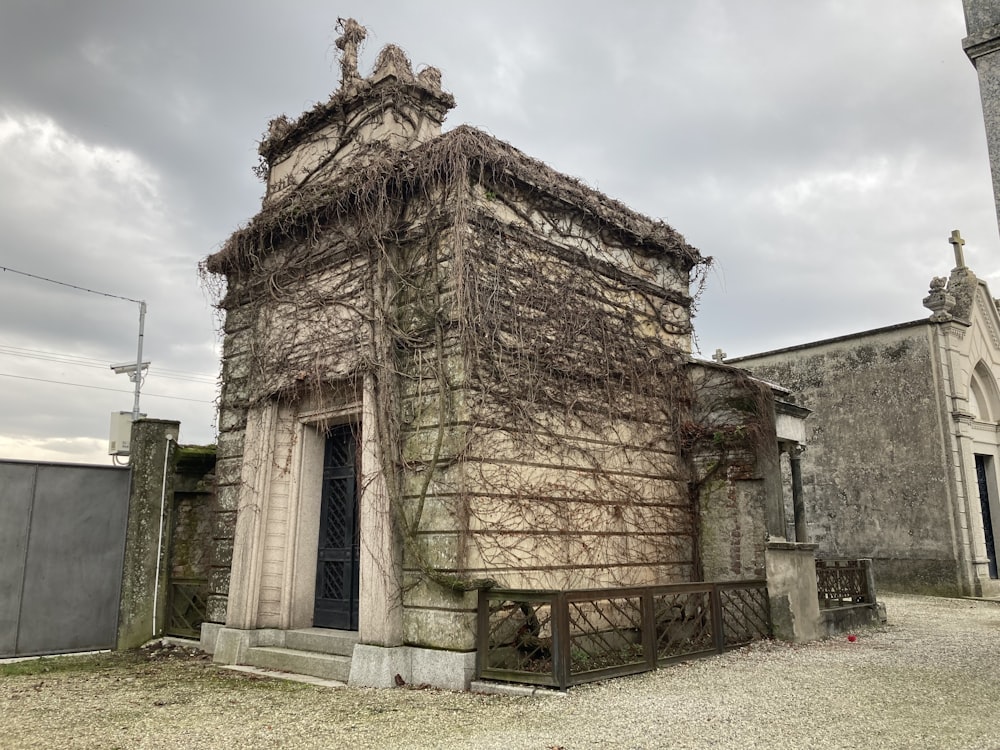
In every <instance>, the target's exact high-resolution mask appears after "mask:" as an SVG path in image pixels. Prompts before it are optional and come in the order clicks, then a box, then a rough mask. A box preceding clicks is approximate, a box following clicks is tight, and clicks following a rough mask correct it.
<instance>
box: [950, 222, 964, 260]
mask: <svg viewBox="0 0 1000 750" xmlns="http://www.w3.org/2000/svg"><path fill="white" fill-rule="evenodd" d="M948 242H950V243H951V245H952V247H954V248H955V268H965V253H963V252H962V245H964V244H965V240H963V239H962V234H961V232H959V231H958V230H957V229H953V230H951V237H949V238H948Z"/></svg>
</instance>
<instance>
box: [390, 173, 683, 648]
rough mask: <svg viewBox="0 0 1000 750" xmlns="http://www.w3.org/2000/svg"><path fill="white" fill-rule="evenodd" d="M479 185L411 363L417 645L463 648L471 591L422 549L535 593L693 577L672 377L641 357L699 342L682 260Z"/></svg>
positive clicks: (410, 569) (411, 633)
mask: <svg viewBox="0 0 1000 750" xmlns="http://www.w3.org/2000/svg"><path fill="white" fill-rule="evenodd" d="M475 195H476V197H477V199H478V203H477V204H476V209H475V210H474V211H471V212H470V218H469V228H468V231H463V230H462V229H461V228H459V229H458V230H457V231H458V236H459V237H462V238H463V242H462V247H461V250H460V251H459V252H460V258H453V257H452V256H451V255H449V252H448V250H447V249H445V248H443V247H442V248H439V249H438V252H437V254H436V256H437V258H438V259H439V260H440V259H442V258H446V259H447V261H446V263H444V264H443V265H441V266H439V268H447V266H448V265H449V264H450V263H451V262H452V261H454V262H455V264H456V266H457V268H456V270H457V273H456V274H454V275H452V276H447V275H445V276H443V277H439V279H438V282H437V283H438V297H437V299H438V301H439V302H440V301H441V300H443V303H441V307H440V308H439V309H441V310H444V314H443V320H444V321H445V325H443V326H442V327H441V330H440V331H439V335H440V337H441V338H440V341H439V342H438V344H437V345H436V346H431V347H430V348H429V349H423V350H421V349H418V350H416V351H414V352H411V353H410V354H409V355H408V356H407V357H406V358H405V362H406V363H407V364H406V366H403V367H401V368H400V369H401V371H402V372H403V373H404V377H403V381H404V383H405V384H406V385H405V386H404V389H403V392H404V394H405V398H404V402H403V407H402V411H403V414H404V422H405V423H406V429H405V430H404V454H403V458H404V464H405V465H406V466H407V467H409V468H410V469H411V470H412V471H409V472H407V473H406V474H405V476H404V478H403V496H402V497H403V507H404V509H405V511H404V512H405V513H406V514H407V515H408V517H409V518H410V519H415V518H416V514H417V512H418V511H416V510H415V509H417V508H419V523H417V524H414V525H413V528H415V529H416V539H415V541H416V543H417V545H418V547H419V550H420V551H419V553H418V554H417V555H414V554H412V553H410V554H407V555H406V557H405V558H404V565H405V575H406V580H405V581H404V605H405V610H404V628H405V633H406V640H407V642H409V643H414V644H418V645H422V646H429V647H435V648H452V649H461V650H468V649H470V648H472V647H473V636H474V632H475V629H474V613H475V601H476V597H475V594H474V593H466V594H463V593H460V592H452V591H448V590H447V589H446V588H444V587H442V586H441V585H439V584H438V583H435V582H432V581H428V580H427V579H426V577H425V576H424V575H423V574H422V571H421V569H420V565H419V562H420V561H419V560H418V557H422V558H423V563H425V564H429V565H430V566H432V567H433V568H434V570H435V571H437V572H438V573H443V574H445V575H454V576H458V577H461V578H463V579H465V580H472V579H490V580H493V581H495V582H496V583H497V584H499V585H501V586H506V587H523V588H534V589H545V588H587V587H601V586H616V585H641V584H650V583H663V582H675V581H688V580H691V579H692V577H693V571H694V570H695V567H696V561H695V558H696V552H695V541H694V534H695V532H694V522H693V510H692V504H691V499H690V496H689V493H688V484H687V477H688V475H687V469H686V466H685V465H684V464H683V462H682V461H681V459H680V458H679V456H678V454H677V445H676V443H675V441H674V437H673V436H674V428H675V424H674V423H673V421H672V416H673V415H672V413H671V398H670V395H671V394H670V393H668V390H669V388H670V386H669V385H668V382H669V381H668V380H666V379H665V380H664V381H663V382H662V383H652V382H643V383H638V382H635V378H636V372H633V371H631V370H630V367H632V365H634V360H635V359H637V358H638V356H637V355H639V353H641V354H642V355H645V356H646V358H647V359H648V358H649V357H659V356H663V351H664V347H673V349H671V351H677V350H680V348H681V347H684V346H686V344H687V337H688V333H689V313H688V308H687V306H686V304H685V302H686V300H687V296H686V294H687V290H686V278H687V274H686V271H684V270H681V269H678V268H676V267H674V266H673V265H671V263H670V262H669V261H667V260H665V259H662V258H660V259H657V258H652V257H650V258H643V257H640V256H638V255H636V254H634V253H629V252H627V251H626V250H625V249H624V248H622V247H620V246H616V245H615V244H614V243H613V242H609V241H608V240H607V239H604V238H602V237H601V236H600V235H599V233H597V232H595V231H592V230H590V229H588V228H587V227H586V226H585V225H584V224H582V223H574V222H573V221H572V217H571V216H569V215H562V216H561V215H559V214H557V213H555V212H545V213H542V212H539V211H537V210H534V209H536V208H537V207H532V206H530V205H529V204H525V205H521V204H520V202H519V201H518V198H517V196H511V195H504V196H503V197H502V198H501V197H500V196H498V195H496V194H492V193H486V192H484V191H478V192H477V193H475ZM511 205H513V206H514V207H515V208H518V207H519V208H518V210H514V209H511V208H510V206H511ZM532 224H537V225H532ZM540 237H544V240H542V241H541V242H539V238H540ZM498 238H502V239H498ZM439 273H440V272H439ZM456 284H460V285H464V286H463V287H462V288H461V289H460V290H458V291H455V293H454V294H452V290H453V289H454V287H455V285H456ZM441 290H444V292H445V293H444V294H441ZM463 294H464V295H473V300H472V301H471V303H470V301H469V299H468V297H462V295H463ZM430 299H434V296H433V295H431V294H425V296H424V300H430ZM612 339H614V340H612ZM623 342H624V343H623ZM630 347H631V348H630ZM435 352H436V353H437V355H438V356H436V355H435ZM440 355H443V356H440ZM619 355H621V356H623V357H626V358H627V359H629V360H631V361H629V362H627V363H623V362H618V361H616V356H619ZM645 364H646V363H645V362H644V363H643V365H641V366H640V367H639V368H638V369H639V370H643V367H644V365H645ZM664 368H665V369H666V370H670V371H671V372H672V373H673V375H674V377H679V378H682V377H685V375H684V373H683V369H684V368H682V367H678V366H677V363H676V361H674V362H670V363H666V362H665V363H664ZM643 372H644V373H646V374H647V375H648V372H649V371H646V370H643ZM616 377H617V378H620V379H619V380H616ZM658 389H662V390H658Z"/></svg>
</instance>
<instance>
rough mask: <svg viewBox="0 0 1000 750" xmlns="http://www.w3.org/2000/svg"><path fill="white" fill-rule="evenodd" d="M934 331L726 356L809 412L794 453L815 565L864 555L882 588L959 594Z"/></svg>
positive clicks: (898, 331) (907, 330)
mask: <svg viewBox="0 0 1000 750" xmlns="http://www.w3.org/2000/svg"><path fill="white" fill-rule="evenodd" d="M930 326H931V324H925V323H923V322H921V323H917V324H909V325H902V326H896V327H894V328H891V329H883V330H880V331H872V332H870V333H867V334H859V335H857V336H853V337H850V338H847V337H845V338H844V339H842V340H832V341H829V342H825V343H824V342H820V343H817V344H814V345H810V346H807V347H797V348H795V349H792V350H786V351H780V352H774V353H770V354H762V355H758V356H754V357H752V358H744V359H739V360H735V361H734V362H735V364H737V365H738V366H740V367H745V368H747V369H748V370H750V372H752V373H753V374H754V375H758V376H760V377H763V378H765V379H767V380H770V381H773V382H776V383H780V384H781V385H782V386H784V387H786V388H789V389H790V390H791V391H792V397H793V398H794V400H795V402H796V403H798V404H801V405H802V406H805V407H807V408H809V409H812V410H813V414H812V415H811V416H810V418H809V421H808V422H807V433H808V435H809V437H808V439H807V445H808V448H807V450H806V452H805V454H804V455H803V457H802V474H803V491H804V499H805V505H806V514H807V521H808V525H809V533H810V535H811V538H812V541H814V542H817V543H818V544H819V556H820V557H823V556H826V557H837V556H844V557H871V558H873V559H874V560H875V566H876V577H877V579H878V583H879V586H881V587H887V588H890V589H892V588H902V589H907V590H912V591H928V592H931V591H936V592H941V593H947V592H956V589H955V587H956V585H957V568H956V559H955V557H956V556H955V548H954V541H953V539H952V525H953V522H952V518H951V511H950V509H949V500H948V494H947V486H946V485H947V476H948V471H947V470H946V468H945V467H946V463H945V461H946V457H945V454H944V449H943V440H944V435H943V434H942V426H941V419H942V414H941V411H940V410H941V406H940V404H939V403H938V400H937V397H936V385H935V380H934V372H935V365H934V362H933V360H932V348H931V334H932V331H931V328H930Z"/></svg>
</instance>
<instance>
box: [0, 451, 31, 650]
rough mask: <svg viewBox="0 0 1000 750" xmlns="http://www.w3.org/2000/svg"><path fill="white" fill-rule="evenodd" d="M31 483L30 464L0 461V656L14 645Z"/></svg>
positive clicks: (22, 576) (28, 517) (26, 543)
mask: <svg viewBox="0 0 1000 750" xmlns="http://www.w3.org/2000/svg"><path fill="white" fill-rule="evenodd" d="M34 483H35V466H34V465H33V464H8V463H0V657H2V656H11V655H12V654H13V653H14V647H15V646H16V644H17V622H18V613H19V612H20V609H21V592H22V586H23V584H24V557H25V551H26V550H27V547H28V524H29V522H30V520H31V495H32V488H33V486H34Z"/></svg>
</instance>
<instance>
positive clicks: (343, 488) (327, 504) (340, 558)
mask: <svg viewBox="0 0 1000 750" xmlns="http://www.w3.org/2000/svg"><path fill="white" fill-rule="evenodd" d="M357 460H358V442H357V428H356V427H355V426H352V425H344V426H342V427H335V428H333V429H332V430H330V432H329V433H328V434H327V436H326V453H325V456H324V458H323V497H322V506H321V510H320V525H319V555H318V563H317V568H316V609H315V612H314V614H313V625H315V626H316V627H319V628H337V629H339V630H357V629H358V482H357V478H358V471H357Z"/></svg>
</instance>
